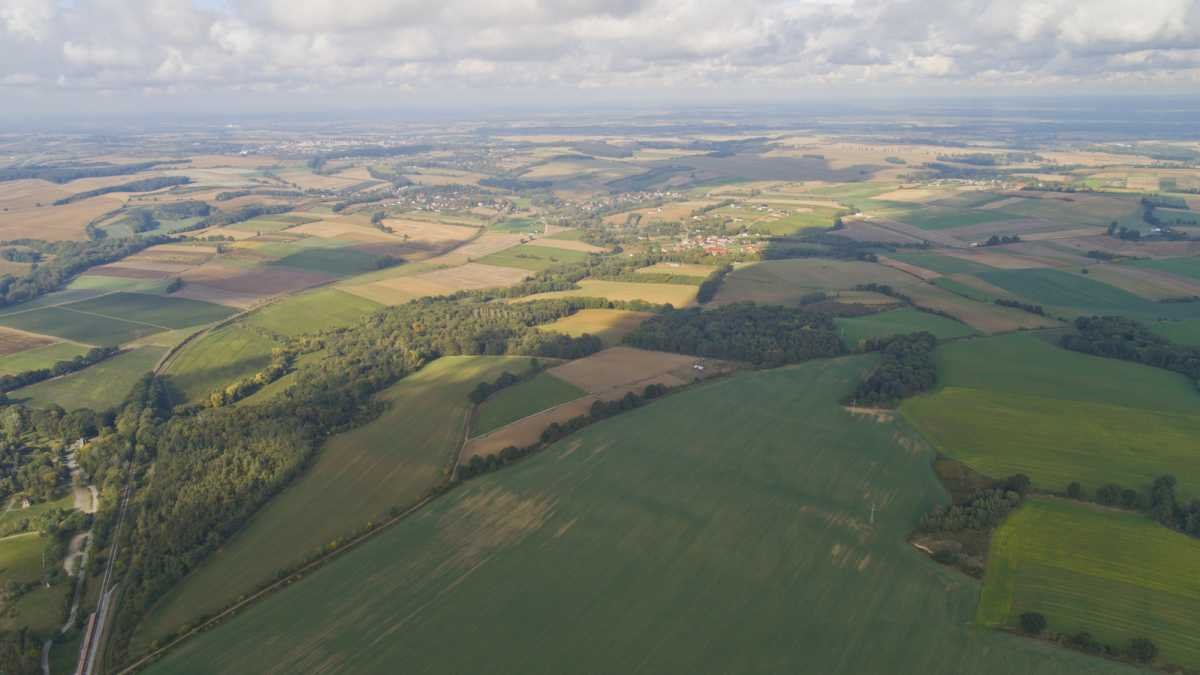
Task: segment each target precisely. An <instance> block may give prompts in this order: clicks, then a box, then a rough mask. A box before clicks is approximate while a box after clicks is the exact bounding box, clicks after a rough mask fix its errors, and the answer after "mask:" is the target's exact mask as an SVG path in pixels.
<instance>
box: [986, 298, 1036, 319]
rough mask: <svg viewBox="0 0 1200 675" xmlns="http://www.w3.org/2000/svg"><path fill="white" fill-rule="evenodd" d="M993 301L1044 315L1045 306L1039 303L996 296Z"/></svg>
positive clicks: (1002, 305) (1003, 305)
mask: <svg viewBox="0 0 1200 675" xmlns="http://www.w3.org/2000/svg"><path fill="white" fill-rule="evenodd" d="M993 302H995V303H996V304H997V305H1000V306H1001V307H1012V308H1013V309H1019V310H1021V311H1024V312H1029V313H1030V314H1037V315H1038V316H1046V308H1045V307H1042V306H1041V305H1035V304H1033V303H1029V302H1021V301H1020V300H1009V299H1007V298H996V299H995V300H993Z"/></svg>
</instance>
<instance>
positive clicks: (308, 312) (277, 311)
mask: <svg viewBox="0 0 1200 675" xmlns="http://www.w3.org/2000/svg"><path fill="white" fill-rule="evenodd" d="M381 307H382V305H380V304H379V303H377V302H373V301H371V300H368V299H366V298H363V297H360V296H357V295H353V294H350V293H346V292H345V291H340V290H338V289H336V288H321V289H318V290H315V291H310V292H307V293H301V294H299V295H296V296H293V297H289V298H284V299H283V300H279V301H278V302H273V303H271V304H270V305H267V306H266V307H264V308H262V309H260V310H258V311H256V312H254V313H253V314H251V315H249V316H247V317H246V318H245V320H244V323H245V324H247V325H250V326H257V327H258V328H262V329H264V330H268V331H270V332H272V333H276V334H278V335H284V336H288V337H292V336H295V335H300V334H303V333H313V332H316V331H318V330H323V329H326V328H340V327H342V326H349V325H350V324H352V323H354V322H355V321H357V320H358V319H359V318H361V317H363V316H365V315H367V314H370V313H371V312H374V311H375V310H377V309H380V308H381ZM239 321H241V319H239Z"/></svg>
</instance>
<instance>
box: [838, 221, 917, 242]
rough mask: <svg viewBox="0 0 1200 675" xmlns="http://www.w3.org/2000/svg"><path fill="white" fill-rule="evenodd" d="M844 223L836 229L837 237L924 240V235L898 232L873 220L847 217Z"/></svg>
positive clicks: (890, 240) (893, 240)
mask: <svg viewBox="0 0 1200 675" xmlns="http://www.w3.org/2000/svg"><path fill="white" fill-rule="evenodd" d="M842 222H843V224H844V225H845V226H844V227H843V228H842V229H840V230H838V231H837V233H836V234H837V235H838V236H839V237H846V238H847V239H853V240H855V241H879V242H883V243H886V244H915V243H918V242H921V241H924V240H925V239H924V237H919V236H916V235H915V234H912V233H909V232H900V231H898V230H893V229H890V228H888V227H883V226H881V225H876V224H875V223H873V222H867V221H864V220H851V219H849V218H844V219H842Z"/></svg>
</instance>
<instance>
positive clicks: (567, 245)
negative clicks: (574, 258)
mask: <svg viewBox="0 0 1200 675" xmlns="http://www.w3.org/2000/svg"><path fill="white" fill-rule="evenodd" d="M534 241H535V242H537V245H538V246H544V247H547V248H561V249H565V250H568V251H583V252H584V253H604V252H605V251H607V250H608V249H605V248H601V247H599V246H595V245H592V244H589V243H587V242H586V241H576V240H573V239H554V238H553V237H539V238H538V239H535V240H534Z"/></svg>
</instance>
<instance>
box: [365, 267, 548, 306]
mask: <svg viewBox="0 0 1200 675" xmlns="http://www.w3.org/2000/svg"><path fill="white" fill-rule="evenodd" d="M528 276H529V272H528V271H526V270H518V269H513V268H510V267H497V266H496V265H483V264H480V263H467V264H465V265H460V266H458V267H450V268H447V269H440V270H434V271H432V272H423V273H421V274H415V275H411V276H398V277H393V278H390V279H382V280H380V281H372V282H370V283H367V284H357V285H351V286H345V287H344V290H346V291H348V292H350V293H354V294H356V295H359V296H361V297H364V298H367V299H369V300H374V301H376V302H380V303H383V304H385V305H397V304H400V303H402V302H408V301H409V300H414V299H416V298H422V297H426V296H437V295H449V294H450V293H454V292H456V291H465V290H476V289H481V288H496V287H500V286H512V285H513V284H517V283H520V282H521V281H523V280H524V279H525V278H526V277H528Z"/></svg>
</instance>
